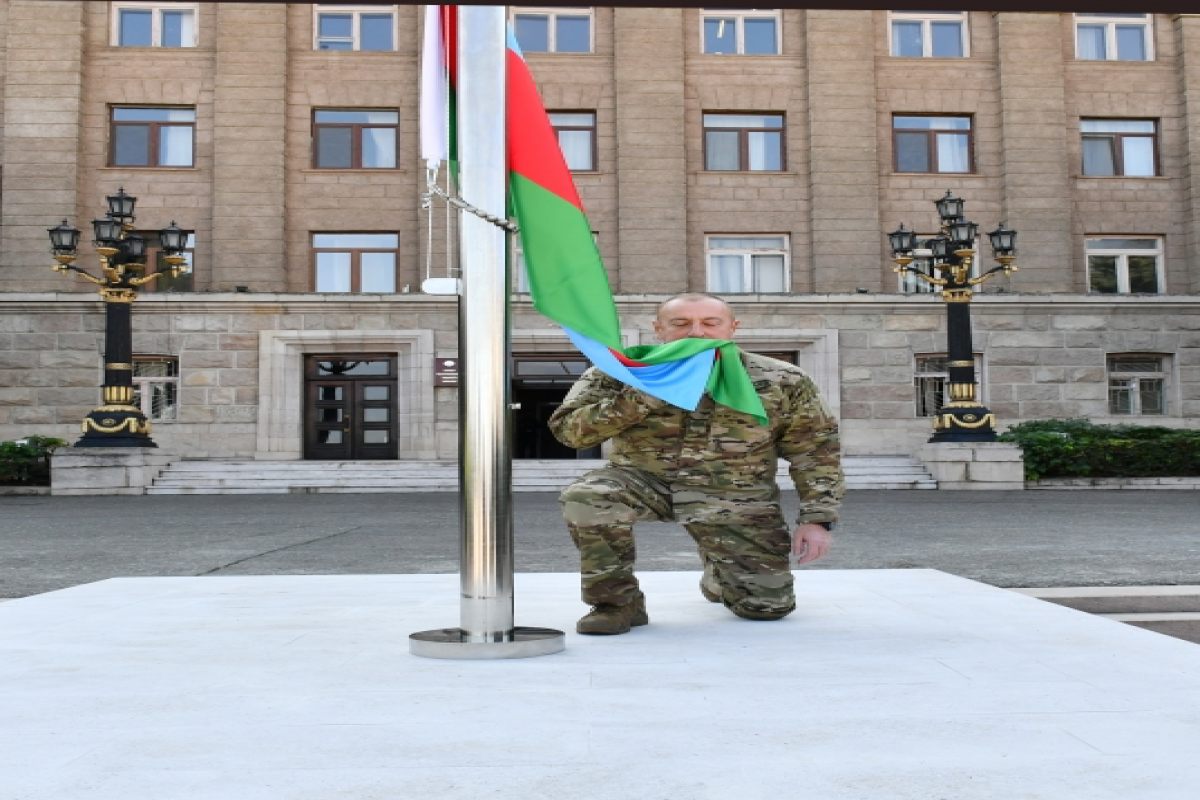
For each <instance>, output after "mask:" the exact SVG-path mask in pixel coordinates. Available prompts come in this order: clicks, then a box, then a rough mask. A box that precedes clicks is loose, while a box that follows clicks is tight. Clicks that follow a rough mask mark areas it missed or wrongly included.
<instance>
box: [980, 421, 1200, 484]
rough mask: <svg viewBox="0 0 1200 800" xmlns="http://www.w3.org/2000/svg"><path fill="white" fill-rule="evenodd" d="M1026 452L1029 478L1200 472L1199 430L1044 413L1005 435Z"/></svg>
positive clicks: (1162, 475)
mask: <svg viewBox="0 0 1200 800" xmlns="http://www.w3.org/2000/svg"><path fill="white" fill-rule="evenodd" d="M1000 441H1002V442H1015V443H1016V444H1018V445H1019V446H1020V447H1021V452H1022V454H1023V455H1024V456H1025V478H1026V479H1027V480H1031V481H1036V480H1040V479H1041V478H1183V477H1190V476H1195V475H1200V431H1194V430H1181V429H1179V428H1164V427H1161V426H1145V427H1139V426H1136V425H1096V424H1093V423H1091V422H1088V421H1087V420H1085V419H1039V420H1033V421H1030V422H1022V423H1021V424H1020V425H1014V426H1013V427H1012V428H1010V429H1009V430H1007V431H1005V432H1004V433H1003V434H1001V435H1000Z"/></svg>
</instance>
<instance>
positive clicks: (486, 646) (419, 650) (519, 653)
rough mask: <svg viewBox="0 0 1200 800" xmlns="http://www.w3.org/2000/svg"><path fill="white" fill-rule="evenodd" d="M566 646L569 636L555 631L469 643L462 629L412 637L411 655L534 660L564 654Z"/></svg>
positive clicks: (515, 633) (524, 632)
mask: <svg viewBox="0 0 1200 800" xmlns="http://www.w3.org/2000/svg"><path fill="white" fill-rule="evenodd" d="M566 646H567V644H566V636H565V635H564V634H563V632H562V631H556V630H554V629H553V628H520V627H518V628H513V633H512V638H511V639H506V640H504V641H500V642H472V641H467V639H466V634H465V633H464V632H463V630H462V629H461V628H438V629H437V630H432V631H420V632H419V633H414V634H411V635H410V636H409V637H408V651H409V652H410V653H412V654H413V655H414V656H421V657H422V658H447V659H459V660H484V659H499V658H534V657H536V656H549V655H553V654H554V653H561V652H562V651H563V650H564V649H566Z"/></svg>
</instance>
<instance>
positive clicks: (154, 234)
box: [138, 231, 196, 292]
mask: <svg viewBox="0 0 1200 800" xmlns="http://www.w3.org/2000/svg"><path fill="white" fill-rule="evenodd" d="M138 233H139V234H141V236H142V238H143V239H145V240H146V270H147V272H158V273H160V275H159V277H158V278H156V279H155V280H152V281H150V283H147V284H146V285H145V286H143V287H142V289H143V290H146V291H151V292H193V291H195V283H194V281H193V279H192V270H193V269H194V268H195V266H196V262H195V259H194V258H193V256H194V254H195V252H196V234H194V233H189V234H188V237H187V249H186V250H184V251H183V252H182V253H180V255H182V256H183V258H184V262H183V263H184V264H185V265H186V268H187V272H186V273H183V274H180V275H176V276H175V277H173V278H172V277H171V276H170V275H169V274H168V270H170V269H171V265H170V264H168V263H167V262H166V261H164V260H163V259H164V258H165V254H164V253H163V251H162V245H161V244H160V243H159V241H158V231H138Z"/></svg>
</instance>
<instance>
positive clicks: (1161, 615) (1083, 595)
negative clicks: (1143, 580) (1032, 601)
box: [1012, 586, 1200, 644]
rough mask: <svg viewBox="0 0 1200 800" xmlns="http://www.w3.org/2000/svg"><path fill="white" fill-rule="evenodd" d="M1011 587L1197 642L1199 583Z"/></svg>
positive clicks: (1058, 603) (1198, 635) (1199, 601)
mask: <svg viewBox="0 0 1200 800" xmlns="http://www.w3.org/2000/svg"><path fill="white" fill-rule="evenodd" d="M1012 591H1014V592H1018V593H1020V594H1024V595H1027V596H1029V597H1036V598H1037V599H1039V600H1045V601H1046V602H1049V603H1056V604H1057V605H1060V606H1067V607H1068V608H1074V609H1076V610H1078V611H1086V612H1088V613H1089V614H1095V615H1096V616H1100V617H1105V618H1106V619H1111V620H1113V621H1115V622H1124V623H1125V624H1127V625H1136V626H1138V627H1139V628H1146V629H1147V630H1151V631H1154V632H1155V633H1161V634H1164V635H1166V636H1174V637H1175V638H1177V639H1186V640H1187V641H1189V642H1196V643H1198V644H1200V586H1056V587H1047V588H1041V589H1013V590H1012Z"/></svg>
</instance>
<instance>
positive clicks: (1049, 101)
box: [985, 12, 1083, 292]
mask: <svg viewBox="0 0 1200 800" xmlns="http://www.w3.org/2000/svg"><path fill="white" fill-rule="evenodd" d="M997 28H998V36H999V59H1000V111H1001V113H1000V138H1001V145H1000V146H1001V154H1000V174H1001V181H1002V184H1003V189H1002V204H1003V216H1004V218H1005V219H1006V220H1007V221H1008V224H1009V226H1010V227H1012V228H1015V229H1016V230H1017V231H1018V232H1019V233H1020V239H1019V241H1018V243H1019V245H1020V249H1021V258H1020V259H1019V260H1018V262H1017V265H1018V266H1019V267H1020V268H1021V271H1020V272H1018V273H1016V274H1015V275H1014V276H1013V277H1012V278H1011V280H1012V287H1013V288H1014V289H1015V290H1017V291H1035V292H1067V291H1080V290H1082V289H1083V287H1082V286H1076V285H1075V282H1074V280H1073V278H1072V270H1071V266H1070V265H1071V263H1072V258H1071V236H1070V231H1071V177H1070V168H1069V164H1068V161H1067V141H1066V138H1065V137H1066V135H1067V116H1066V110H1065V109H1066V89H1065V74H1064V67H1063V56H1062V47H1063V45H1062V19H1061V17H1060V15H1058V14H1041V13H1007V12H1000V13H998V14H997ZM985 249H986V247H985Z"/></svg>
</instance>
